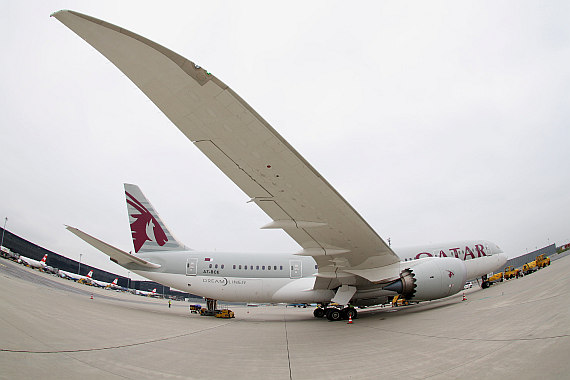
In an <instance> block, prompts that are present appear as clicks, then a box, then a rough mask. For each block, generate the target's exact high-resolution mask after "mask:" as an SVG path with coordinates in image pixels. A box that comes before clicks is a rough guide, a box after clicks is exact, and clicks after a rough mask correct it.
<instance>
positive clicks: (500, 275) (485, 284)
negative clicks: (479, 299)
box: [481, 272, 503, 289]
mask: <svg viewBox="0 0 570 380" xmlns="http://www.w3.org/2000/svg"><path fill="white" fill-rule="evenodd" d="M495 282H503V272H499V273H495V274H494V275H492V276H489V277H487V279H486V280H485V281H483V284H481V287H482V288H483V289H486V288H488V287H489V286H491V285H493V284H494V283H495Z"/></svg>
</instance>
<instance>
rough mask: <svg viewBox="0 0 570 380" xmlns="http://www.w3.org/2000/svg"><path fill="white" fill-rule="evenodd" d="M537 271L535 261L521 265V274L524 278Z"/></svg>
mask: <svg viewBox="0 0 570 380" xmlns="http://www.w3.org/2000/svg"><path fill="white" fill-rule="evenodd" d="M536 270H537V267H536V260H534V261H531V262H530V263H526V264H525V265H523V274H524V275H525V276H526V275H527V274H531V273H533V272H535V271H536Z"/></svg>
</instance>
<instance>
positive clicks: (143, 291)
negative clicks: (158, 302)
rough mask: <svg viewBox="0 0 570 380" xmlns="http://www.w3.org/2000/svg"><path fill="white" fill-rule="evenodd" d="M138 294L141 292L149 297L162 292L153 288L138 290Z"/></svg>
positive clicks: (156, 295)
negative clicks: (150, 289)
mask: <svg viewBox="0 0 570 380" xmlns="http://www.w3.org/2000/svg"><path fill="white" fill-rule="evenodd" d="M135 292H136V294H140V295H143V296H147V297H158V296H160V294H158V293H157V292H156V288H154V289H152V291H150V292H148V291H146V290H136V291H135Z"/></svg>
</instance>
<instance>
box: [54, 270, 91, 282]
mask: <svg viewBox="0 0 570 380" xmlns="http://www.w3.org/2000/svg"><path fill="white" fill-rule="evenodd" d="M59 276H60V277H63V278H69V279H71V280H73V281H80V280H82V281H91V276H93V271H92V270H90V271H89V273H87V276H81V275H80V274H77V273H71V272H67V271H64V270H61V269H60V270H59Z"/></svg>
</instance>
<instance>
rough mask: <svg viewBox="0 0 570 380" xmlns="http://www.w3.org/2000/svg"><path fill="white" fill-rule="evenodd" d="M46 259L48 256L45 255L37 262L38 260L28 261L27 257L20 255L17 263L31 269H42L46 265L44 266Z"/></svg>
mask: <svg viewBox="0 0 570 380" xmlns="http://www.w3.org/2000/svg"><path fill="white" fill-rule="evenodd" d="M47 257H48V255H47V253H46V254H45V255H44V257H43V258H42V259H41V260H40V261H38V260H34V259H30V258H29V257H26V256H22V255H20V258H19V259H18V262H19V263H24V264H26V265H27V266H29V267H32V268H38V269H44V268H46V267H47V264H46V260H47Z"/></svg>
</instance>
